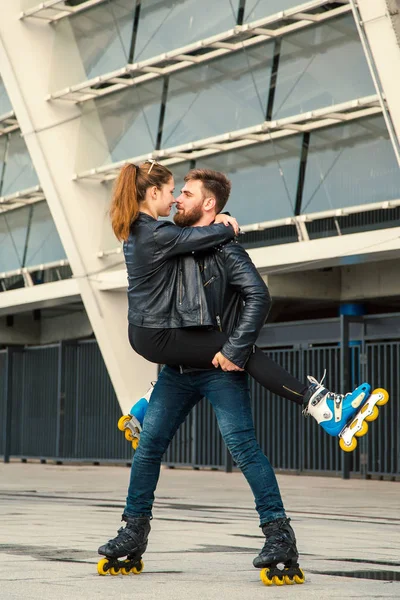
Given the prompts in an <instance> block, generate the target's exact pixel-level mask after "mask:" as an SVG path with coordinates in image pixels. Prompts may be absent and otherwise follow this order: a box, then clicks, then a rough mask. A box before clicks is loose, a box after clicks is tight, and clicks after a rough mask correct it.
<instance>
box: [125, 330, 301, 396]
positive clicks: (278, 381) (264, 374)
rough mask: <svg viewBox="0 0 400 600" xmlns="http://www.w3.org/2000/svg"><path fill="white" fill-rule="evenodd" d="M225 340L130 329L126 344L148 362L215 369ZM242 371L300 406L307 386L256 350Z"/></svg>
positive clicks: (210, 334) (207, 333) (209, 334)
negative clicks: (215, 361) (217, 355)
mask: <svg viewBox="0 0 400 600" xmlns="http://www.w3.org/2000/svg"><path fill="white" fill-rule="evenodd" d="M227 339H228V336H227V335H226V334H225V333H223V332H220V331H216V330H207V329H148V328H145V327H134V326H132V325H130V326H129V341H130V343H131V345H132V347H133V349H134V350H135V351H136V352H137V353H138V354H140V355H141V356H143V357H144V358H146V359H147V360H149V361H151V362H155V363H159V364H167V365H170V366H179V365H182V366H185V367H193V368H198V369H210V368H214V367H213V364H212V362H211V361H212V359H213V358H214V356H215V354H216V353H217V352H218V351H219V350H221V348H222V346H223V345H224V343H225V342H226V340H227ZM245 370H246V371H247V372H248V373H249V375H251V376H252V377H253V378H254V379H255V380H256V381H258V383H260V384H261V385H262V386H263V387H265V388H266V389H267V390H270V391H271V392H273V393H275V394H278V395H279V396H282V397H283V398H287V399H288V400H291V401H292V402H295V403H296V404H299V405H301V406H302V405H303V403H304V394H305V393H306V391H307V389H308V385H304V383H301V381H299V380H298V379H296V378H295V377H293V376H292V375H290V373H288V372H287V371H286V370H285V369H284V368H283V367H281V366H280V365H278V363H276V362H275V361H273V360H272V359H271V358H270V357H269V356H267V355H266V354H264V352H263V351H262V350H260V349H259V348H257V347H256V351H255V352H254V353H252V354H251V355H250V358H249V360H248V361H247V363H246V367H245Z"/></svg>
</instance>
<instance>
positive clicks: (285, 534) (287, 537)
mask: <svg viewBox="0 0 400 600" xmlns="http://www.w3.org/2000/svg"><path fill="white" fill-rule="evenodd" d="M262 532H263V534H264V535H265V544H264V547H263V549H262V550H261V552H260V554H259V555H258V556H256V558H255V559H254V560H253V565H254V566H255V567H256V568H258V569H260V568H261V569H262V571H261V573H260V579H261V581H262V582H263V584H264V585H284V584H285V583H286V584H287V585H292V584H293V583H304V581H305V576H304V573H303V571H302V570H301V569H300V567H299V563H298V558H299V553H298V552H297V547H296V538H295V535H294V531H293V529H292V527H291V526H290V519H286V518H284V519H277V520H276V521H270V522H269V523H265V524H264V525H263V526H262ZM279 563H283V564H284V568H283V569H279V568H278V564H279Z"/></svg>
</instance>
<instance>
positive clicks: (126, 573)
mask: <svg viewBox="0 0 400 600" xmlns="http://www.w3.org/2000/svg"><path fill="white" fill-rule="evenodd" d="M124 563H125V564H127V565H128V564H129V563H130V561H129V560H124ZM129 573H130V569H129V568H128V567H121V574H122V575H129Z"/></svg>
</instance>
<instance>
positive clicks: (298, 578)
mask: <svg viewBox="0 0 400 600" xmlns="http://www.w3.org/2000/svg"><path fill="white" fill-rule="evenodd" d="M299 571H300V573H301V575H295V576H294V577H293V579H294V580H295V582H296V583H304V582H305V580H306V576H305V575H304V572H303V569H299Z"/></svg>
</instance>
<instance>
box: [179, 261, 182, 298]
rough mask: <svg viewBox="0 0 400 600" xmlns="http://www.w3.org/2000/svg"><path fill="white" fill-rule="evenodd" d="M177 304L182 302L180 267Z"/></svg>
mask: <svg viewBox="0 0 400 600" xmlns="http://www.w3.org/2000/svg"><path fill="white" fill-rule="evenodd" d="M178 287H179V304H182V269H181V268H180V269H179V286H178Z"/></svg>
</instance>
